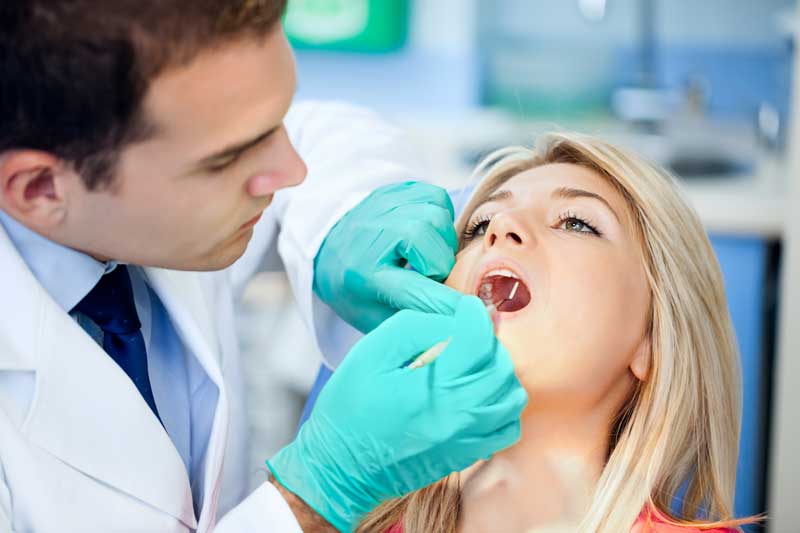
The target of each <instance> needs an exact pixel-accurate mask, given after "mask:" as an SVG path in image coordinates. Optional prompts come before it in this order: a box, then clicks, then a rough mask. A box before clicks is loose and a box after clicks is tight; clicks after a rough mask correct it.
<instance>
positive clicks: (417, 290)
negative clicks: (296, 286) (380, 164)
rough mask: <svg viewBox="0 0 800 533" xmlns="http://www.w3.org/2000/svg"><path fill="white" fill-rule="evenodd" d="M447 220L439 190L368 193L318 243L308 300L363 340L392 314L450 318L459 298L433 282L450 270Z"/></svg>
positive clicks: (415, 187) (454, 242) (411, 185)
mask: <svg viewBox="0 0 800 533" xmlns="http://www.w3.org/2000/svg"><path fill="white" fill-rule="evenodd" d="M453 216H454V215H453V204H452V202H451V201H450V197H449V196H448V194H447V191H445V190H444V189H442V188H440V187H436V186H434V185H430V184H427V183H420V182H406V183H398V184H393V185H387V186H384V187H381V188H379V189H377V190H375V191H374V192H373V193H372V194H370V195H369V196H368V197H367V198H365V199H364V200H363V201H362V202H361V203H360V204H358V205H357V206H356V207H355V208H353V209H352V210H351V211H349V212H348V213H347V214H346V215H345V216H344V217H342V219H341V220H340V221H339V222H338V223H337V224H336V225H335V226H334V227H333V229H331V231H330V232H329V233H328V236H327V237H326V238H325V241H324V242H323V243H322V246H321V247H320V250H319V252H318V253H317V256H316V258H315V260H314V292H315V293H316V294H317V296H319V297H320V299H321V300H322V301H324V302H325V303H327V304H328V305H329V306H331V308H333V310H334V311H336V313H337V314H338V315H339V316H341V317H342V318H343V319H344V320H346V321H347V322H349V323H350V324H351V325H353V326H354V327H355V328H357V329H359V330H360V331H362V332H364V333H366V332H369V331H371V330H373V329H374V328H375V327H377V326H378V325H379V324H381V323H382V322H383V321H384V320H386V319H387V318H389V317H390V316H392V315H393V314H394V313H395V312H397V311H398V310H400V309H415V310H417V311H423V312H427V313H440V314H452V313H453V311H454V310H455V307H456V304H457V303H458V301H459V297H460V296H461V295H460V294H459V293H458V292H456V291H454V290H453V289H450V288H449V287H446V286H445V285H443V284H441V283H440V282H441V281H442V280H444V279H445V278H447V276H448V275H449V274H450V270H451V269H452V268H453V265H454V264H455V253H456V251H457V246H458V239H457V238H456V233H455V229H454V228H453ZM406 264H408V265H410V266H411V268H412V269H413V270H408V269H406V268H404V267H405V265H406Z"/></svg>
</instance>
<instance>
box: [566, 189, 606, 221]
mask: <svg viewBox="0 0 800 533" xmlns="http://www.w3.org/2000/svg"><path fill="white" fill-rule="evenodd" d="M551 196H552V197H553V198H592V199H594V200H598V201H600V202H602V203H603V204H604V205H605V206H606V207H607V208H608V210H609V211H611V213H612V214H613V215H614V218H616V219H617V222H620V219H619V216H617V212H616V211H614V208H613V207H611V204H609V203H608V202H607V201H606V199H605V198H603V197H602V196H600V195H599V194H595V193H593V192H589V191H585V190H583V189H573V188H570V187H559V188H558V189H556V190H554V191H553V194H552V195H551Z"/></svg>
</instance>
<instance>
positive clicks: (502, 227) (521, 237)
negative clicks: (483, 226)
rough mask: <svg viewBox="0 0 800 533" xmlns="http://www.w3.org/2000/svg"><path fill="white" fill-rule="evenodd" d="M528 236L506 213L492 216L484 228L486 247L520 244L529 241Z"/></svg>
mask: <svg viewBox="0 0 800 533" xmlns="http://www.w3.org/2000/svg"><path fill="white" fill-rule="evenodd" d="M529 241H530V237H529V235H528V233H527V232H526V231H525V229H524V228H523V227H522V225H521V224H519V223H517V221H516V220H514V217H513V216H511V215H510V214H507V213H498V214H496V215H495V216H494V217H492V220H491V222H490V223H489V227H488V228H487V230H486V236H485V239H484V244H485V246H486V247H487V248H492V247H494V246H521V245H524V244H527V243H529Z"/></svg>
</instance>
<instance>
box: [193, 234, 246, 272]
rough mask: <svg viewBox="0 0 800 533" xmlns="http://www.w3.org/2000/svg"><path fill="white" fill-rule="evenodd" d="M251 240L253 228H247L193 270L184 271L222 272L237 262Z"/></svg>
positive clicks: (199, 262)
mask: <svg viewBox="0 0 800 533" xmlns="http://www.w3.org/2000/svg"><path fill="white" fill-rule="evenodd" d="M252 238H253V228H247V229H246V230H245V231H243V232H242V233H241V235H237V236H236V238H235V239H234V240H232V241H229V242H227V243H226V245H225V246H220V247H219V248H217V249H216V250H214V251H213V252H212V253H211V254H209V255H208V256H206V257H205V258H204V259H202V260H200V261H198V264H197V265H196V267H195V268H188V269H186V270H196V271H200V272H214V271H217V270H224V269H226V268H228V267H229V266H231V265H232V264H234V263H235V262H236V261H238V260H239V259H240V258H241V257H242V256H243V255H244V253H245V251H246V250H247V245H248V244H250V240H251V239H252Z"/></svg>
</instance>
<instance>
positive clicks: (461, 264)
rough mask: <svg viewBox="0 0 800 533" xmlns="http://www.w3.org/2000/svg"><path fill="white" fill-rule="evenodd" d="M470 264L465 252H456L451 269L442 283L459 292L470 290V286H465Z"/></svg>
mask: <svg viewBox="0 0 800 533" xmlns="http://www.w3.org/2000/svg"><path fill="white" fill-rule="evenodd" d="M470 264H471V261H470V260H469V257H467V253H466V252H461V253H460V254H458V255H457V256H456V264H455V265H453V269H452V270H451V271H450V275H449V276H447V280H445V282H444V284H445V285H447V286H448V287H450V288H452V289H456V290H457V291H460V292H464V293H468V292H470V287H467V286H466V285H467V282H468V280H469V272H470Z"/></svg>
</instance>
